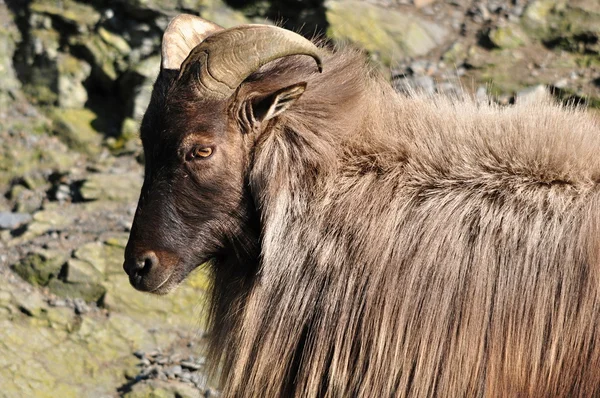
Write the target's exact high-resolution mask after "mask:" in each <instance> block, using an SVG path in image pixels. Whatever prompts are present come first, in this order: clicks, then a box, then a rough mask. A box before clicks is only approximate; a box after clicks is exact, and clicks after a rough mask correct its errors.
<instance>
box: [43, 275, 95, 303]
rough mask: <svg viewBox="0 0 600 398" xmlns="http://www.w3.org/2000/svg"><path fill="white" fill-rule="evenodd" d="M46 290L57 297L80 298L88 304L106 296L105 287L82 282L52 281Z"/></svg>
mask: <svg viewBox="0 0 600 398" xmlns="http://www.w3.org/2000/svg"><path fill="white" fill-rule="evenodd" d="M48 289H49V290H50V291H51V292H52V293H54V294H56V295H57V296H59V297H65V298H72V299H74V298H80V299H83V300H85V301H86V302H89V303H97V302H99V301H100V300H101V299H102V298H103V297H104V295H105V294H106V287H104V286H103V285H102V284H101V283H98V282H91V281H82V282H67V281H64V280H61V279H52V280H50V282H49V283H48Z"/></svg>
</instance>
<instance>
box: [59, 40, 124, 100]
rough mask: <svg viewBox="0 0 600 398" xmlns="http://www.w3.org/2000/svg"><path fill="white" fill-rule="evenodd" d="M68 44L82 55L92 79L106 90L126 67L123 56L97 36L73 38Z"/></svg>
mask: <svg viewBox="0 0 600 398" xmlns="http://www.w3.org/2000/svg"><path fill="white" fill-rule="evenodd" d="M69 43H70V45H71V46H73V47H74V48H76V49H78V50H79V51H80V52H81V53H82V54H83V57H84V59H85V60H86V61H87V62H89V63H90V65H92V73H93V75H94V78H95V79H96V80H97V81H98V82H99V84H101V85H103V86H106V87H107V88H110V86H111V85H112V84H113V83H114V82H115V81H116V80H117V78H118V77H119V73H120V72H121V71H123V70H124V69H125V68H126V66H127V65H126V62H125V61H124V60H123V55H122V54H121V53H120V52H119V51H118V50H117V49H116V48H115V47H113V46H112V45H110V44H107V43H106V42H105V41H104V40H103V39H102V37H100V35H98V34H89V35H81V36H73V37H71V38H70V39H69Z"/></svg>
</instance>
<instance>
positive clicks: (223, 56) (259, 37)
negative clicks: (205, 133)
mask: <svg viewBox="0 0 600 398" xmlns="http://www.w3.org/2000/svg"><path fill="white" fill-rule="evenodd" d="M288 55H308V56H311V57H312V58H313V59H314V60H315V62H316V63H317V67H318V69H319V72H321V71H322V63H321V57H320V55H319V48H318V47H317V46H315V45H314V44H313V43H312V42H311V41H309V40H307V39H305V38H304V37H302V36H300V35H299V34H297V33H294V32H291V31H289V30H286V29H282V28H278V27H276V26H269V25H244V26H239V27H235V28H231V29H227V30H223V31H220V32H218V33H215V34H214V35H212V36H210V37H208V38H206V40H204V41H203V42H202V43H200V44H199V45H197V46H196V47H195V48H194V49H193V50H192V52H191V53H190V55H189V56H188V57H187V58H186V60H185V61H183V64H182V65H181V70H180V71H179V78H181V77H182V76H184V75H187V74H189V73H191V71H192V70H198V69H197V68H194V66H200V69H199V73H198V75H197V79H198V86H199V88H200V91H201V94H202V95H203V96H209V97H213V98H227V97H229V96H230V95H231V94H233V92H234V91H235V90H236V89H237V87H238V86H239V85H240V84H241V83H242V82H243V81H244V80H245V79H246V78H247V77H248V76H250V75H251V74H252V73H253V72H255V71H256V70H258V69H259V68H260V67H261V66H263V65H265V64H266V63H268V62H270V61H273V60H275V59H278V58H282V57H286V56H288Z"/></svg>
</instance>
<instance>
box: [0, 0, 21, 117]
mask: <svg viewBox="0 0 600 398" xmlns="http://www.w3.org/2000/svg"><path fill="white" fill-rule="evenodd" d="M20 39H21V38H20V34H19V30H18V29H17V26H16V25H15V23H14V21H13V17H12V15H11V13H10V11H9V10H8V8H7V7H6V4H4V3H3V2H2V3H0V76H2V78H1V79H0V117H1V118H2V119H5V117H6V116H5V115H4V116H3V115H2V113H4V112H5V111H6V109H7V108H8V105H9V103H11V102H12V101H13V99H14V98H15V97H17V96H18V95H19V94H18V93H19V90H20V89H21V83H20V82H19V80H18V79H17V75H16V73H15V70H14V68H13V55H14V52H15V49H16V43H18V42H19V41H20Z"/></svg>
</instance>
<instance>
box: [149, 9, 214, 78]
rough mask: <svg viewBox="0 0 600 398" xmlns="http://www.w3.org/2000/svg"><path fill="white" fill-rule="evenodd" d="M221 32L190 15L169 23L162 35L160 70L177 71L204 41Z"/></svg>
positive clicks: (182, 15)
mask: <svg viewBox="0 0 600 398" xmlns="http://www.w3.org/2000/svg"><path fill="white" fill-rule="evenodd" d="M221 30H223V28H222V27H220V26H219V25H217V24H214V23H212V22H210V21H207V20H205V19H203V18H200V17H197V16H195V15H190V14H181V15H178V16H176V17H175V18H173V19H172V20H171V22H169V25H168V26H167V29H166V30H165V33H163V39H162V47H161V58H162V59H161V65H160V66H161V68H162V69H175V70H176V69H179V68H180V67H181V64H182V63H183V61H184V60H185V59H186V58H187V56H188V55H189V54H190V52H191V51H192V50H193V49H194V47H196V46H197V45H198V44H200V43H202V41H203V40H204V39H206V38H207V37H208V36H210V35H212V34H213V33H215V32H219V31H221Z"/></svg>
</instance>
